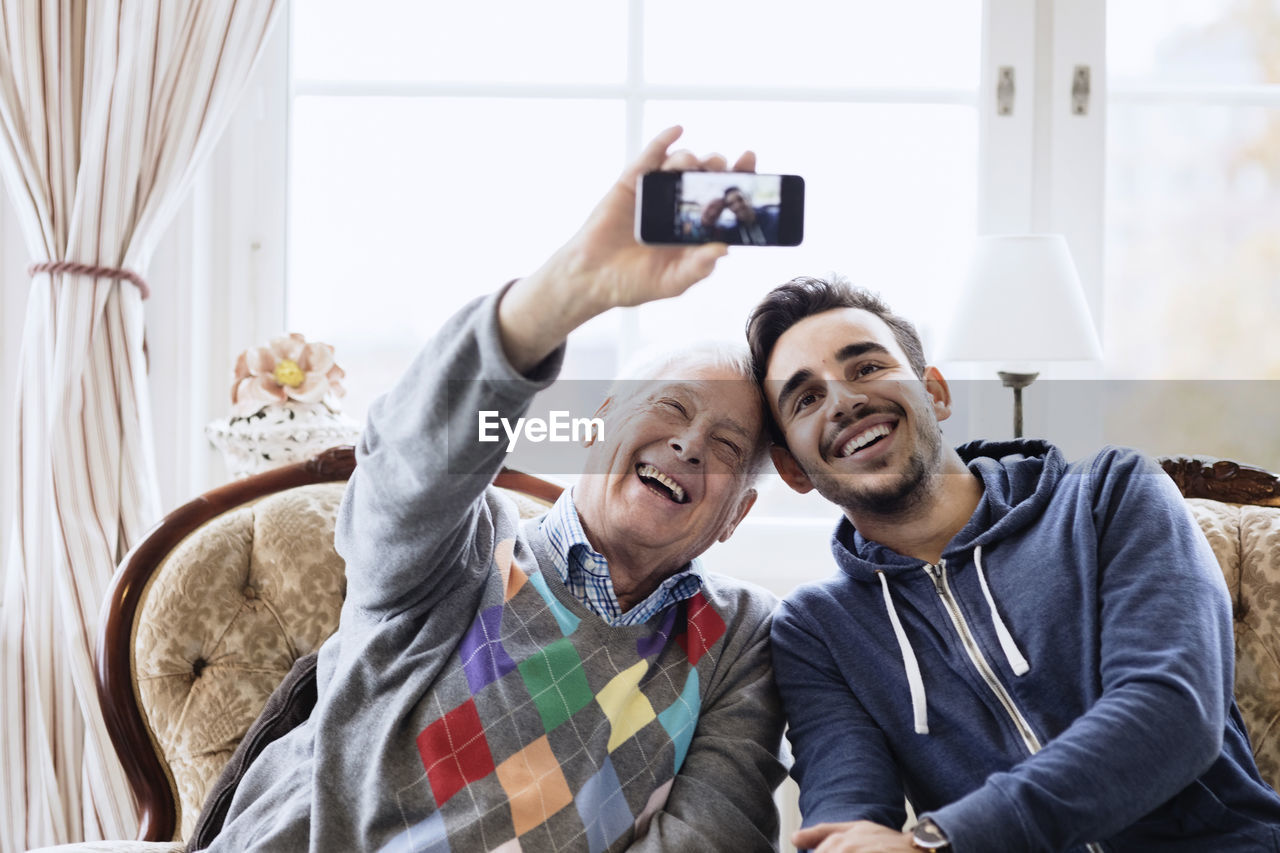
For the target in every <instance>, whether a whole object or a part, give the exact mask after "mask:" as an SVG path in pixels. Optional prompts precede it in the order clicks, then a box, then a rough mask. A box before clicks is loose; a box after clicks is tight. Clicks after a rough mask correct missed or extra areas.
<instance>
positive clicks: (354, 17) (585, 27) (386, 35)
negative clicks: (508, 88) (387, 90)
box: [292, 0, 627, 83]
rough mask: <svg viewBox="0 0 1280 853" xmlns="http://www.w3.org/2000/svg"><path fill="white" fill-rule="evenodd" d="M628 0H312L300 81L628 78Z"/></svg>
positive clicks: (299, 58) (302, 14) (298, 7)
mask: <svg viewBox="0 0 1280 853" xmlns="http://www.w3.org/2000/svg"><path fill="white" fill-rule="evenodd" d="M626 10H627V3H626V0H538V2H537V3H530V2H528V0H486V2H483V3H443V2H438V0H432V2H424V0H360V2H359V3H353V2H351V0H306V2H302V3H294V4H293V24H294V30H293V42H292V45H293V54H294V55H293V64H294V65H293V68H294V76H295V78H297V79H300V80H308V79H319V80H390V81H478V82H494V81H516V82H523V83H534V82H537V83H549V82H555V83H583V82H591V83H606V82H621V81H622V79H623V77H624V75H625V73H626V29H625V27H626V14H627V12H626Z"/></svg>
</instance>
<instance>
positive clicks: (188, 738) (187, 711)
mask: <svg viewBox="0 0 1280 853" xmlns="http://www.w3.org/2000/svg"><path fill="white" fill-rule="evenodd" d="M344 485H345V484H343V483H321V484H317V485H312V486H302V487H300V488H296V489H290V490H288V491H285V492H280V493H278V494H275V495H271V496H269V497H266V498H263V499H262V500H261V501H258V502H257V503H255V504H251V505H249V506H245V507H241V508H239V509H235V510H232V511H231V512H228V513H225V514H224V515H221V516H219V517H218V518H216V519H214V520H213V521H211V522H209V523H208V524H206V525H204V526H203V527H201V528H200V529H199V530H197V531H196V533H194V534H193V535H191V536H189V537H187V539H186V540H184V541H183V542H182V543H181V544H180V545H179V546H178V547H177V548H175V549H174V550H173V552H172V553H171V554H170V556H169V557H168V559H166V560H165V561H164V562H163V563H161V565H160V566H159V568H158V569H157V571H156V574H155V577H154V579H153V581H152V583H151V585H150V586H149V588H148V590H147V592H146V594H145V598H144V603H143V606H142V609H141V612H140V614H139V617H138V621H137V625H136V628H135V634H134V667H135V673H134V674H135V679H136V681H135V683H136V684H137V689H138V699H139V704H140V705H141V706H142V709H143V711H144V712H145V713H146V715H147V718H148V721H149V722H150V725H151V731H152V735H153V737H154V738H155V740H156V743H157V744H158V745H159V748H160V751H161V753H162V754H163V755H164V757H165V759H166V762H167V764H168V767H169V771H170V773H171V774H172V777H173V782H174V784H175V787H176V792H177V794H178V796H177V801H178V815H179V832H180V834H181V837H183V838H187V837H188V836H189V835H190V834H191V830H192V829H193V827H194V826H195V822H196V818H197V817H198V816H199V814H200V808H201V806H202V805H203V804H204V801H205V796H206V794H207V793H208V789H209V786H210V785H211V784H212V783H213V782H214V781H215V780H216V779H217V778H218V774H219V773H221V772H222V767H223V765H225V764H226V762H227V760H228V759H229V758H230V757H231V753H233V752H234V751H235V749H236V746H237V745H238V744H239V743H240V739H241V738H242V737H243V736H244V733H245V731H246V730H248V728H249V726H250V725H251V724H252V723H253V721H254V720H255V719H257V717H258V714H259V713H260V712H261V711H262V706H263V705H264V704H265V703H266V701H267V697H268V696H270V695H271V691H272V690H274V689H275V686H276V685H277V684H279V683H280V680H281V679H283V678H284V676H285V674H286V673H287V672H288V671H289V669H290V667H292V666H293V662H294V661H295V660H297V659H298V658H299V657H300V656H302V655H305V654H307V653H309V652H312V651H314V650H315V649H317V648H319V646H320V644H321V643H322V642H324V640H325V638H326V637H328V636H329V635H330V634H331V633H333V631H334V629H335V628H336V627H337V625H338V611H339V610H340V609H341V607H342V599H343V596H344V594H345V579H344V577H343V563H342V559H341V558H340V557H339V556H338V555H337V553H336V552H335V551H334V549H333V526H334V518H335V516H336V514H337V510H338V503H339V502H340V501H341V499H342V492H343V488H344Z"/></svg>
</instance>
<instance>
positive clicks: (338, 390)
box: [231, 332, 346, 417]
mask: <svg viewBox="0 0 1280 853" xmlns="http://www.w3.org/2000/svg"><path fill="white" fill-rule="evenodd" d="M345 375H346V374H345V373H344V372H343V370H342V368H341V367H338V365H337V364H335V363H334V361H333V347H331V346H329V345H328V344H322V343H319V342H312V343H308V342H307V339H306V338H304V337H303V336H302V335H299V334H298V333H297V332H294V333H293V334H290V335H288V336H284V337H278V338H272V339H271V340H270V342H268V344H267V345H266V346H259V347H249V349H247V350H245V351H244V352H242V353H240V357H239V358H237V359H236V367H235V379H234V381H233V382H232V384H231V409H232V415H233V416H238V417H244V416H246V415H251V414H253V413H254V412H257V411H259V410H260V409H262V407H263V406H267V405H270V404H271V403H284V402H286V401H288V400H296V401H297V402H299V403H320V402H325V403H328V402H329V400H328V399H327V398H331V397H341V396H343V395H344V394H345V393H346V391H345V389H343V387H342V378H343V377H344V376H345Z"/></svg>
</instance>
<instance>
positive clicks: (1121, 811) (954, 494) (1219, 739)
mask: <svg viewBox="0 0 1280 853" xmlns="http://www.w3.org/2000/svg"><path fill="white" fill-rule="evenodd" d="M748 338H749V339H750V344H751V351H752V358H753V362H754V364H755V367H756V371H757V375H758V376H759V378H760V379H761V380H762V382H763V385H764V388H765V391H766V396H767V398H768V402H769V408H770V411H771V413H772V415H773V420H774V423H775V424H776V434H775V441H776V442H777V445H776V446H775V448H774V450H773V455H774V462H775V465H776V466H777V468H778V471H779V473H781V474H782V477H783V479H784V480H786V482H787V483H788V484H789V485H791V486H792V487H793V488H795V489H796V490H797V491H802V492H803V491H809V490H811V489H815V488H816V489H817V490H818V492H820V493H821V494H822V495H823V496H824V497H826V498H827V499H828V500H831V501H833V502H835V503H836V504H838V505H839V506H840V508H841V509H842V510H843V511H844V518H843V519H842V520H841V521H840V524H839V526H838V527H837V528H836V532H835V535H834V536H833V537H832V544H831V547H832V551H833V553H834V555H835V559H836V563H837V565H838V566H839V568H840V571H838V572H836V574H835V575H834V576H833V577H831V578H830V579H828V580H825V581H822V582H820V583H816V584H812V585H808V586H805V587H802V588H801V589H799V590H797V591H796V592H794V593H792V595H790V596H788V598H787V600H786V601H785V602H783V604H782V607H781V609H780V610H779V613H778V616H777V618H776V619H775V621H774V658H775V661H776V664H777V666H776V670H777V674H778V686H779V689H780V690H781V692H782V696H783V701H784V704H785V706H786V710H787V717H788V720H789V722H790V724H791V728H790V738H791V741H792V744H793V745H794V747H795V754H796V778H797V780H798V781H799V783H800V789H801V797H800V806H801V810H802V812H803V813H804V820H805V825H806V827H805V829H803V830H801V831H800V832H798V833H796V835H795V837H794V839H793V840H794V841H795V843H796V844H797V845H798V846H801V847H815V848H817V849H818V850H820V851H822V853H836V851H845V853H892V851H904V853H905V851H910V850H954V851H955V853H1038V851H1063V850H1071V851H1083V850H1086V849H1087V850H1090V851H1100V850H1114V851H1121V850H1142V851H1156V850H1159V851H1170V853H1172V851H1185V853H1192V852H1193V851H1196V853H1198V851H1214V853H1228V851H1238V853H1246V851H1262V850H1270V851H1276V850H1280V797H1277V796H1276V793H1275V792H1274V791H1272V790H1271V788H1269V787H1268V786H1267V785H1266V783H1264V782H1263V781H1262V779H1261V777H1260V776H1259V774H1258V770H1257V767H1256V766H1255V765H1254V761H1253V755H1252V752H1251V750H1250V748H1249V740H1248V736H1247V735H1246V733H1245V729H1244V723H1243V721H1242V719H1241V717H1240V713H1239V710H1238V709H1237V707H1236V705H1235V701H1234V698H1233V695H1232V685H1233V677H1232V666H1233V663H1234V658H1233V641H1232V630H1231V613H1230V604H1229V602H1228V599H1227V594H1226V589H1225V586H1224V584H1223V581H1222V574H1221V571H1220V570H1219V568H1218V565H1217V562H1216V561H1215V559H1214V556H1213V552H1212V551H1210V549H1209V546H1208V543H1207V542H1205V540H1204V536H1203V535H1202V534H1201V533H1200V529H1199V527H1198V526H1197V525H1196V523H1195V521H1194V520H1193V519H1192V518H1191V517H1190V514H1189V513H1188V511H1187V508H1186V505H1185V502H1184V501H1183V500H1182V499H1181V497H1180V496H1179V495H1178V492H1177V489H1176V488H1174V486H1173V483H1172V482H1171V481H1170V480H1169V478H1168V477H1166V476H1165V475H1164V473H1163V472H1162V471H1161V470H1160V469H1159V468H1158V467H1156V466H1155V465H1153V464H1152V463H1151V462H1150V460H1147V459H1145V458H1143V457H1142V456H1141V455H1139V454H1137V453H1135V452H1133V451H1131V450H1124V449H1121V448H1114V447H1111V448H1106V449H1104V450H1102V451H1101V452H1099V453H1097V454H1096V455H1094V456H1093V457H1092V458H1089V459H1086V460H1084V461H1082V462H1076V463H1071V464H1068V463H1067V462H1066V461H1065V460H1064V459H1063V457H1062V454H1061V453H1060V452H1059V451H1058V450H1057V448H1055V447H1053V446H1052V445H1050V444H1048V443H1047V442H1044V441H1036V440H1028V441H1012V442H972V443H970V444H966V445H964V446H962V447H959V448H955V449H953V448H951V447H949V446H947V445H946V444H945V443H944V441H943V438H942V432H941V429H940V427H939V421H941V420H943V419H945V418H946V417H948V416H949V415H950V412H951V392H950V390H949V388H948V386H947V383H946V381H945V380H944V379H943V377H942V375H941V374H940V373H939V372H938V371H937V369H936V368H933V367H927V366H926V363H925V359H924V352H923V349H922V347H921V344H920V339H919V337H918V336H917V335H916V332H915V329H914V328H913V327H912V326H911V324H910V323H909V322H907V321H906V320H904V319H903V318H901V317H899V316H897V315H895V314H893V313H892V312H890V311H889V309H888V308H887V307H886V306H885V305H884V303H883V302H881V301H880V300H879V299H878V298H877V297H876V296H875V295H874V294H871V293H868V292H866V291H861V290H856V289H854V288H851V287H849V286H848V285H847V284H846V283H844V282H842V281H839V280H837V281H824V280H821V279H796V280H794V281H791V282H789V283H787V284H784V285H782V286H781V287H779V288H776V289H775V290H774V291H773V292H771V293H770V294H768V295H767V296H766V297H765V299H764V300H763V301H762V302H761V303H760V305H758V306H757V307H756V309H755V311H754V313H753V314H752V316H751V320H750V322H749V324H748ZM904 793H905V794H906V796H907V798H908V799H909V800H910V801H911V803H912V804H913V805H914V806H915V808H916V811H917V812H918V813H920V814H921V820H920V823H919V825H917V826H916V827H914V828H913V829H912V831H910V832H902V831H901V829H900V828H901V827H902V825H903V822H904V821H905V820H906V814H905V810H904V808H903V794H904Z"/></svg>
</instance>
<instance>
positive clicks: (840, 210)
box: [639, 102, 977, 344]
mask: <svg viewBox="0 0 1280 853" xmlns="http://www.w3.org/2000/svg"><path fill="white" fill-rule="evenodd" d="M681 119H683V120H684V121H683V123H684V125H685V127H686V128H687V130H686V136H685V138H682V139H681V140H680V143H679V144H680V145H681V146H683V147H688V148H691V149H692V150H694V151H697V152H701V153H705V152H707V151H710V150H714V149H713V148H712V146H720V147H723V146H724V145H726V144H732V143H742V144H743V145H744V146H745V145H748V144H749V145H751V146H754V148H755V151H756V153H757V157H758V168H759V171H760V172H762V173H763V172H784V173H793V174H799V175H801V176H802V177H803V178H804V179H805V196H806V197H805V202H806V204H805V207H806V210H805V237H804V242H803V244H801V245H800V246H799V247H797V248H751V247H738V248H733V249H731V250H730V253H729V257H727V258H725V259H724V260H722V261H721V262H720V264H719V265H718V267H717V271H716V273H715V275H714V276H713V278H712V279H711V280H710V281H707V282H704V283H703V284H700V285H698V286H697V287H696V288H694V289H693V290H691V291H690V292H689V293H687V294H685V295H684V296H683V297H681V299H680V300H678V301H671V302H660V303H654V304H652V305H646V306H643V307H642V308H641V309H640V311H639V314H640V318H641V342H642V343H643V341H644V340H646V339H648V338H654V337H663V336H680V337H723V338H727V339H731V340H742V336H743V326H744V324H745V322H746V318H747V314H748V313H749V311H750V309H751V308H752V307H753V306H754V305H755V303H756V302H757V301H758V300H759V298H760V297H761V296H762V295H763V294H764V293H765V292H766V291H768V290H769V289H770V288H772V287H773V286H775V285H778V284H781V283H782V282H784V281H786V280H788V279H790V278H793V277H795V276H797V275H826V274H828V273H829V272H832V271H836V272H840V273H843V274H845V275H847V276H849V277H850V278H851V279H852V280H853V281H854V283H855V284H861V285H864V286H866V287H870V288H872V289H874V290H878V291H880V292H881V293H882V294H883V295H884V297H885V298H886V300H888V301H889V303H890V305H892V306H893V308H894V309H895V310H897V311H899V312H900V313H902V314H904V315H905V316H907V317H911V318H913V319H915V320H917V321H918V322H919V324H920V326H921V330H920V331H921V334H922V335H923V336H924V337H925V342H926V344H928V343H929V342H930V340H931V339H933V338H934V337H935V335H936V333H937V332H940V331H941V326H942V325H943V324H944V322H945V319H946V316H947V314H948V306H949V305H950V304H951V302H952V300H953V299H954V295H955V292H956V290H957V284H958V282H959V278H960V275H961V273H962V271H963V269H964V264H965V261H966V259H967V257H968V252H969V250H970V247H971V244H972V239H973V234H974V230H975V227H976V224H975V221H976V196H977V185H976V175H977V169H976V165H975V164H976V160H977V114H976V111H975V110H974V109H973V108H972V107H958V106H957V107H950V106H921V105H893V104H862V105H848V104H778V103H690V102H655V103H653V104H650V106H649V108H648V110H647V112H646V115H645V126H646V129H645V132H646V134H649V133H655V132H657V131H658V130H659V129H661V128H662V127H664V126H666V125H668V124H675V123H679V122H680V120H681ZM944 141H945V144H944ZM722 153H724V154H725V155H726V156H728V157H729V158H730V160H731V161H732V160H733V159H734V158H735V157H736V156H737V155H738V153H740V152H739V151H738V150H737V149H730V150H726V151H722Z"/></svg>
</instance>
